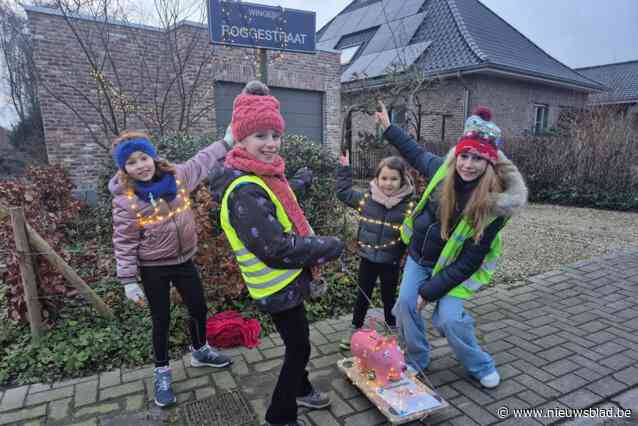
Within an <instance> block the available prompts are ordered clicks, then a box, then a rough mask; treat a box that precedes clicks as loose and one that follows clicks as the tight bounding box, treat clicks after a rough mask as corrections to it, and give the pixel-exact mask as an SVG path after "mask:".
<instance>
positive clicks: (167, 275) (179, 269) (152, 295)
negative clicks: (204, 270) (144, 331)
mask: <svg viewBox="0 0 638 426" xmlns="http://www.w3.org/2000/svg"><path fill="white" fill-rule="evenodd" d="M140 273H141V275H142V283H143V284H144V293H145V294H146V299H147V300H148V305H149V308H150V309H151V317H152V318H153V352H154V353H155V366H156V367H163V366H166V365H168V331H169V330H168V327H169V324H170V320H171V318H170V315H171V311H170V305H171V300H170V288H171V287H170V284H171V283H172V284H173V286H174V287H175V288H176V289H177V291H178V292H179V294H180V296H182V300H183V301H184V303H185V304H186V307H187V308H188V313H189V314H190V333H191V340H192V342H193V348H195V349H199V348H201V347H202V346H204V344H206V315H207V312H208V309H207V307H206V301H205V300H204V289H203V288H202V282H201V280H200V278H199V273H198V272H197V268H196V267H195V265H194V264H193V261H192V260H189V261H188V262H185V263H182V264H181V265H170V266H143V267H141V268H140Z"/></svg>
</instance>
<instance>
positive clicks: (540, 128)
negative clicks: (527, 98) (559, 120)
mask: <svg viewBox="0 0 638 426" xmlns="http://www.w3.org/2000/svg"><path fill="white" fill-rule="evenodd" d="M548 112H549V107H548V106H547V105H542V104H535V105H534V127H533V129H532V131H533V133H534V134H535V135H542V134H543V133H545V132H546V131H547V115H548Z"/></svg>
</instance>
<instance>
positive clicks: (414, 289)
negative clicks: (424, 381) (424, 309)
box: [393, 256, 496, 379]
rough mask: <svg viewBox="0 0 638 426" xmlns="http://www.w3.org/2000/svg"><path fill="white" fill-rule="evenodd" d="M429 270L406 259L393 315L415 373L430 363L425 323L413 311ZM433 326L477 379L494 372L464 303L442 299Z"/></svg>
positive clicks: (419, 314)
mask: <svg viewBox="0 0 638 426" xmlns="http://www.w3.org/2000/svg"><path fill="white" fill-rule="evenodd" d="M431 274H432V268H428V267H426V266H421V265H419V264H418V263H416V261H414V259H412V257H410V256H408V258H407V261H406V263H405V268H404V269H403V278H402V280H401V288H400V289H399V298H398V299H397V302H396V304H395V305H394V309H393V313H394V316H395V317H396V319H397V325H398V327H399V333H400V334H401V337H402V338H403V340H404V341H405V345H406V352H405V357H406V362H407V364H408V365H410V366H411V367H413V368H414V369H416V370H417V371H421V370H424V369H425V368H427V366H428V364H429V363H430V344H429V343H428V341H427V335H426V332H425V322H424V321H423V317H422V316H421V312H419V311H417V310H416V302H417V296H418V295H419V288H420V287H421V285H422V284H423V283H424V282H425V281H426V280H427V279H428V278H430V275H431ZM432 325H433V326H434V328H435V329H437V331H438V332H439V333H441V334H442V335H443V336H446V337H447V341H448V343H449V345H450V347H451V348H452V351H453V352H454V354H455V355H456V358H457V359H458V360H459V361H460V362H461V364H462V365H463V367H465V369H466V370H467V371H468V372H469V373H470V375H472V376H474V377H475V378H477V379H481V378H482V377H485V376H487V375H488V374H491V373H493V372H495V371H496V367H495V364H494V360H493V359H492V357H491V356H490V355H489V354H488V353H486V352H484V351H483V350H482V349H481V347H480V346H479V344H478V341H477V340H476V335H475V333H474V319H472V317H471V316H470V315H469V314H468V313H467V312H465V309H464V307H463V299H460V298H458V297H453V296H444V297H442V298H441V299H439V300H438V302H437V304H436V308H435V309H434V313H433V315H432Z"/></svg>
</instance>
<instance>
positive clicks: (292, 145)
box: [281, 135, 345, 235]
mask: <svg viewBox="0 0 638 426" xmlns="http://www.w3.org/2000/svg"><path fill="white" fill-rule="evenodd" d="M281 156H282V157H283V158H284V159H285V160H286V174H287V176H288V177H290V176H292V175H293V174H294V173H295V172H296V171H297V170H299V169H300V168H302V167H308V168H309V169H310V170H312V172H313V175H314V180H313V182H312V186H311V188H310V190H309V191H308V192H307V193H306V194H305V196H304V197H303V198H302V199H301V200H300V203H301V207H302V208H303V210H304V213H305V214H306V218H307V219H308V221H309V222H310V224H311V225H312V227H313V229H314V230H315V232H316V233H317V234H324V235H339V232H341V231H342V230H343V228H344V226H345V222H344V221H343V220H335V219H336V218H339V219H341V218H342V217H343V214H344V212H345V207H344V206H343V204H342V203H341V202H339V200H337V196H336V191H335V174H336V168H337V165H338V161H337V158H336V156H335V155H334V154H333V153H332V152H330V151H329V150H328V149H327V148H325V147H324V146H322V145H320V144H318V143H316V142H312V141H310V140H308V139H307V138H305V137H304V136H298V135H290V136H286V138H285V140H284V142H283V143H282V146H281Z"/></svg>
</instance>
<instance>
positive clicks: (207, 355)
mask: <svg viewBox="0 0 638 426" xmlns="http://www.w3.org/2000/svg"><path fill="white" fill-rule="evenodd" d="M190 349H191V367H216V368H221V367H226V366H227V365H230V364H231V363H232V362H233V361H232V360H231V359H230V358H229V357H227V356H226V355H222V354H219V353H217V352H215V351H214V350H213V348H211V347H210V346H209V345H208V343H206V344H205V345H204V346H202V347H201V348H199V349H197V350H195V349H193V347H192V346H191V348H190Z"/></svg>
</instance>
